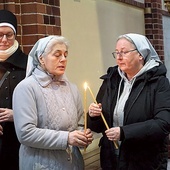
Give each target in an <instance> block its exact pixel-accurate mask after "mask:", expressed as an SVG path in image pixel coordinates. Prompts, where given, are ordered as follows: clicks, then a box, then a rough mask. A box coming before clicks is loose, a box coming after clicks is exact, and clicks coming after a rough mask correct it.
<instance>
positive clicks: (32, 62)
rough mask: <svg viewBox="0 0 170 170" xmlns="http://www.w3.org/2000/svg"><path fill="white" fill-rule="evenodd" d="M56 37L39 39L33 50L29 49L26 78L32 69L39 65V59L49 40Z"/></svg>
mask: <svg viewBox="0 0 170 170" xmlns="http://www.w3.org/2000/svg"><path fill="white" fill-rule="evenodd" d="M54 37H57V36H52V35H51V36H48V37H44V38H41V39H39V40H38V41H37V42H36V43H35V45H34V46H33V48H32V49H31V51H30V53H29V54H28V62H27V70H26V77H29V76H30V75H31V74H32V72H33V71H34V69H35V68H36V67H37V66H38V65H39V64H40V62H39V57H40V56H41V55H42V54H43V53H44V51H45V49H46V47H47V44H48V43H49V42H50V40H51V39H53V38H54Z"/></svg>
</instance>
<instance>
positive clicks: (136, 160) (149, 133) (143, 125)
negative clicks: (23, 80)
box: [88, 64, 170, 170]
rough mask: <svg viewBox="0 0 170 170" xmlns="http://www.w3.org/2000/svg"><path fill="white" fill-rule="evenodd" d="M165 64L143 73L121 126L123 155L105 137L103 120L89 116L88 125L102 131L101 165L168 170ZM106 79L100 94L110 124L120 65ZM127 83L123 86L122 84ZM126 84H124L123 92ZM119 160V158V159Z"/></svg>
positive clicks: (169, 93)
mask: <svg viewBox="0 0 170 170" xmlns="http://www.w3.org/2000/svg"><path fill="white" fill-rule="evenodd" d="M165 75H166V68H165V66H164V65H163V64H161V65H160V66H158V67H154V68H152V69H150V70H148V71H147V72H145V73H144V74H142V75H141V76H139V77H138V78H137V79H136V80H135V82H134V85H133V87H132V91H131V93H130V95H129V98H128V100H127V102H126V104H125V108H124V123H123V127H121V145H120V147H119V156H118V158H116V155H117V154H116V153H117V151H116V150H115V148H114V145H113V142H111V141H109V140H108V139H107V137H106V136H105V130H106V128H105V125H104V123H103V121H102V119H101V117H98V118H90V117H88V127H90V128H91V129H92V130H93V131H95V132H98V133H100V132H102V133H103V137H102V138H101V140H100V144H99V145H100V146H101V152H100V156H101V167H102V168H103V169H107V170H109V169H112V170H114V169H116V167H117V169H118V170H154V169H158V170H166V166H167V158H168V150H167V136H168V134H169V132H170V85H169V81H168V79H167V78H166V76H165ZM101 78H102V79H103V80H104V81H103V84H102V86H101V87H100V90H99V92H98V95H97V102H98V103H102V111H103V114H104V116H105V118H106V121H107V122H108V125H109V127H112V124H113V112H114V107H115V104H116V99H117V93H118V86H119V83H120V80H121V77H120V75H119V73H118V71H117V66H115V67H111V68H109V69H108V72H107V74H106V75H104V76H102V77H101ZM122 86H123V85H122ZM122 89H123V87H121V92H122ZM117 159H118V161H117Z"/></svg>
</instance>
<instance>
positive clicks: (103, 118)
mask: <svg viewBox="0 0 170 170" xmlns="http://www.w3.org/2000/svg"><path fill="white" fill-rule="evenodd" d="M84 86H86V89H87V88H88V89H89V91H90V94H91V96H92V98H93V101H94V102H95V103H96V104H97V101H96V99H95V97H94V94H93V92H92V90H91V88H90V87H89V86H88V84H87V83H86V82H85V83H84ZM101 117H102V120H103V122H104V124H105V126H106V128H107V129H109V126H108V124H107V122H106V120H105V117H104V115H103V113H102V112H101ZM113 142H114V145H115V148H116V149H118V145H117V143H116V142H115V141H113Z"/></svg>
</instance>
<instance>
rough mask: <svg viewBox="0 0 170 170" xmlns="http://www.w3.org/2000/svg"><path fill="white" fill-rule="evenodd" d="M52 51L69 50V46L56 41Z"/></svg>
mask: <svg viewBox="0 0 170 170" xmlns="http://www.w3.org/2000/svg"><path fill="white" fill-rule="evenodd" d="M52 51H53V52H54V51H67V47H66V45H65V44H64V43H56V44H54V45H53V46H52Z"/></svg>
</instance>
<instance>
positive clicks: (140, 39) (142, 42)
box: [123, 33, 161, 63]
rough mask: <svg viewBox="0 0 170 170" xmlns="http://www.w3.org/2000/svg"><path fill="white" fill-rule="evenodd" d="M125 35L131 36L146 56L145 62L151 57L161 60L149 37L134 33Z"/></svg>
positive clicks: (141, 52) (138, 49) (138, 48)
mask: <svg viewBox="0 0 170 170" xmlns="http://www.w3.org/2000/svg"><path fill="white" fill-rule="evenodd" d="M123 36H125V37H129V38H130V39H131V40H132V41H133V43H134V45H135V46H136V49H137V51H138V52H139V53H140V54H141V55H142V57H143V58H144V60H145V63H146V61H148V60H150V59H154V60H156V61H159V62H161V61H160V58H159V56H158V54H157V52H156V51H155V49H154V48H153V46H152V44H151V43H150V41H149V40H148V39H147V37H145V36H144V35H140V34H134V33H129V34H124V35H123Z"/></svg>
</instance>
